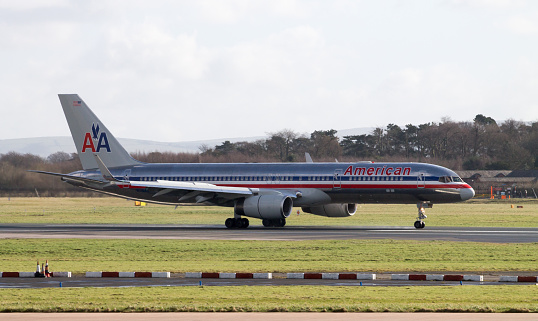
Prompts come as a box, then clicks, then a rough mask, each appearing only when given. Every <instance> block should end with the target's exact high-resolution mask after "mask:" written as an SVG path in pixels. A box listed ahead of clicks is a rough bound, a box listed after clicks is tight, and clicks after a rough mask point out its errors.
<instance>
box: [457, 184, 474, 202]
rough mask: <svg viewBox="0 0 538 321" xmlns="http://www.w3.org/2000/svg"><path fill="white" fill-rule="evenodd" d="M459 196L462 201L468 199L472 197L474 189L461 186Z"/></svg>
mask: <svg viewBox="0 0 538 321" xmlns="http://www.w3.org/2000/svg"><path fill="white" fill-rule="evenodd" d="M460 197H461V200H462V201H466V200H468V199H471V198H473V197H474V189H473V188H472V187H469V188H461V189H460Z"/></svg>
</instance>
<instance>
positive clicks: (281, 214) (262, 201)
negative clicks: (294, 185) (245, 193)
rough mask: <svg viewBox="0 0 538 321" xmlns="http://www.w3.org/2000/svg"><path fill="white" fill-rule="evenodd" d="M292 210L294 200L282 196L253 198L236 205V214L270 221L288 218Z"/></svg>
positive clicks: (238, 202)
mask: <svg viewBox="0 0 538 321" xmlns="http://www.w3.org/2000/svg"><path fill="white" fill-rule="evenodd" d="M292 209H293V201H292V199H291V198H290V197H289V196H282V195H259V196H251V197H247V198H245V199H242V200H240V201H237V203H235V213H236V214H239V215H244V216H248V217H255V218H261V219H269V220H274V219H282V218H287V217H288V216H290V214H291V210H292Z"/></svg>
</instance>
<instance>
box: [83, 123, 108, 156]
mask: <svg viewBox="0 0 538 321" xmlns="http://www.w3.org/2000/svg"><path fill="white" fill-rule="evenodd" d="M101 148H105V149H106V151H107V153H110V145H109V144H108V138H107V137H106V133H105V132H102V133H99V124H97V125H96V124H92V132H91V133H86V134H85V135H84V143H83V144H82V152H83V153H84V152H86V149H89V150H91V151H92V153H99V152H100V151H101Z"/></svg>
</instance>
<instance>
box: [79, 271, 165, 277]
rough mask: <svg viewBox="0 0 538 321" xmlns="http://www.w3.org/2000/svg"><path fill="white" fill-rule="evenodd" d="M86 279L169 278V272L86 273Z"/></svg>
mask: <svg viewBox="0 0 538 321" xmlns="http://www.w3.org/2000/svg"><path fill="white" fill-rule="evenodd" d="M86 277H87V278H170V272H86Z"/></svg>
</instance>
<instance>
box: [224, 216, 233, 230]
mask: <svg viewBox="0 0 538 321" xmlns="http://www.w3.org/2000/svg"><path fill="white" fill-rule="evenodd" d="M234 223H235V222H234V219H233V218H227V219H226V221H224V225H226V227H227V228H233V227H234V225H235V224H234Z"/></svg>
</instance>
